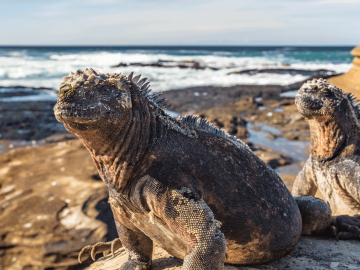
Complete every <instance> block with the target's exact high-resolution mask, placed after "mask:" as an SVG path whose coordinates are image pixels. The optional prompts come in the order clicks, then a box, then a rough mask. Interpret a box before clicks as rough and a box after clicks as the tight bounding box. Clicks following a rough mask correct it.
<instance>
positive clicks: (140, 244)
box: [78, 203, 153, 270]
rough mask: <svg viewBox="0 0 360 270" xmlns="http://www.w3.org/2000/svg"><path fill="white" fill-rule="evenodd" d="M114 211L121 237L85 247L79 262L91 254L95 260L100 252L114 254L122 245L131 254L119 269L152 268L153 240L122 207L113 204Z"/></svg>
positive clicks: (141, 269) (140, 269) (136, 269)
mask: <svg viewBox="0 0 360 270" xmlns="http://www.w3.org/2000/svg"><path fill="white" fill-rule="evenodd" d="M110 205H111V209H112V211H113V215H114V219H115V223H116V229H117V232H118V235H119V238H117V239H115V240H114V241H111V242H99V243H97V244H95V245H89V246H86V247H84V248H83V249H82V250H81V252H80V253H79V257H78V258H79V262H80V263H81V262H82V261H83V260H84V258H86V257H87V256H88V255H89V254H90V255H91V258H92V259H93V260H95V256H96V254H98V253H104V255H105V254H107V253H110V251H111V253H112V254H113V255H114V253H115V251H116V250H117V249H119V248H121V247H124V248H125V251H126V253H127V254H128V255H129V260H128V261H127V262H126V263H125V264H123V265H122V266H121V268H119V270H148V269H151V260H152V250H153V242H152V240H151V239H150V238H149V237H147V236H146V235H145V234H143V233H142V232H141V231H140V230H139V229H137V228H136V227H135V226H134V225H133V224H132V223H131V222H130V221H129V220H128V219H127V217H126V214H125V212H124V211H123V210H121V207H119V206H115V205H113V204H111V203H110Z"/></svg>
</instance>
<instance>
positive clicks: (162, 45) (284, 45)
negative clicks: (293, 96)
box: [0, 44, 358, 47]
mask: <svg viewBox="0 0 360 270" xmlns="http://www.w3.org/2000/svg"><path fill="white" fill-rule="evenodd" d="M356 46H358V45H286V44H281V45H211V44H209V45H174V44H171V45H166V44H161V45H135V44H132V45H104V44H102V45H100V44H93V45H80V44H76V45H71V44H67V45H64V44H61V45H54V44H50V45H46V44H37V45H1V44H0V47H356Z"/></svg>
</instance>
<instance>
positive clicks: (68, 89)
mask: <svg viewBox="0 0 360 270" xmlns="http://www.w3.org/2000/svg"><path fill="white" fill-rule="evenodd" d="M71 89H72V87H71V85H65V86H64V87H62V88H61V89H60V90H59V95H61V96H62V95H66V93H67V92H69V91H70V90H71Z"/></svg>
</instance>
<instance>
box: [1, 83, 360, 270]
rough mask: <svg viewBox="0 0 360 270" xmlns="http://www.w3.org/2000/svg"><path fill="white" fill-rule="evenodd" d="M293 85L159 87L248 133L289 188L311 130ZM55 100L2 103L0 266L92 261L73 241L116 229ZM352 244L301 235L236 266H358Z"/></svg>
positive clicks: (176, 105)
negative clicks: (287, 94)
mask: <svg viewBox="0 0 360 270" xmlns="http://www.w3.org/2000/svg"><path fill="white" fill-rule="evenodd" d="M291 89H292V88H291V87H290V86H289V87H282V86H234V87H223V88H222V87H197V88H189V89H185V90H175V91H169V92H166V93H164V96H165V97H166V98H167V99H168V101H169V105H168V109H169V110H171V111H175V112H177V113H179V114H182V115H183V114H189V113H196V114H198V115H200V116H203V117H206V118H208V119H209V120H210V121H211V122H213V123H214V124H216V125H217V126H219V127H221V128H224V129H225V130H226V131H228V132H229V133H231V134H233V135H236V136H238V137H239V138H241V139H242V140H244V141H245V142H246V143H248V144H249V145H250V147H251V148H252V149H253V151H254V153H255V154H256V155H258V156H259V157H260V158H261V159H263V160H264V161H265V162H266V163H268V164H269V165H270V166H271V167H273V168H276V170H277V171H278V172H279V173H280V176H281V177H282V179H283V180H284V182H285V184H286V185H287V186H288V188H289V189H291V187H292V183H293V181H294V178H295V176H296V173H297V172H298V170H299V169H300V168H301V166H302V165H303V162H304V159H306V151H305V148H306V145H308V140H309V129H308V125H307V122H306V120H305V119H304V118H303V117H302V116H301V115H300V114H299V113H298V112H297V110H296V107H295V104H294V100H293V99H289V98H283V97H281V93H282V92H284V91H286V90H291ZM53 105H54V102H53V101H42V102H36V103H33V102H22V103H21V104H16V103H14V102H1V103H0V121H1V125H0V133H1V138H0V153H2V154H0V220H1V223H0V270H3V269H14V270H16V269H19V270H20V269H26V270H33V269H34V270H38V269H39V270H45V269H46V270H58V269H59V270H60V269H61V270H65V269H69V270H71V269H84V268H86V267H87V266H89V264H90V263H91V261H90V260H87V261H86V262H84V263H83V264H82V265H79V264H78V262H77V258H76V257H77V253H78V251H79V250H80V249H81V248H82V247H83V246H85V245H87V244H93V243H96V242H98V241H104V240H106V241H108V240H111V239H113V238H114V237H116V231H115V228H114V221H113V218H112V214H111V211H110V208H109V205H108V204H107V196H108V195H107V187H106V186H105V184H103V182H102V181H101V179H100V178H99V176H98V174H97V171H96V169H95V166H94V165H93V162H92V160H91V157H90V155H89V154H88V153H87V150H86V149H85V148H84V147H83V146H82V144H81V142H80V141H79V140H77V139H76V138H75V137H74V136H73V135H71V134H69V133H66V131H65V130H64V128H63V126H62V124H60V123H58V122H57V121H56V120H55V118H54V116H53V112H52V107H53ZM19 108H22V109H21V110H20V109H19ZM299 145H300V146H301V147H298V146H299ZM299 149H300V150H301V151H302V152H301V153H298V152H296V151H298V150H299ZM303 156H305V157H303ZM299 157H302V158H299ZM356 252H359V245H357V242H353V241H346V242H340V243H336V242H335V241H334V240H332V239H316V238H312V237H307V238H302V240H301V242H300V244H299V246H298V247H297V249H296V250H295V251H293V252H292V253H291V254H290V255H288V256H287V257H285V258H284V259H282V260H280V261H279V262H274V263H272V264H269V265H267V266H261V267H262V268H261V267H260V266H259V267H260V268H259V267H252V268H251V267H250V268H246V267H245V268H242V269H285V268H289V269H306V268H309V269H359V268H360V267H359V265H358V263H357V258H356V256H355V255H354V254H356ZM155 254H156V255H155V257H156V260H155V261H154V265H155V269H180V265H181V261H180V260H178V259H175V258H170V257H169V255H168V254H166V252H164V251H162V250H159V249H156V252H155ZM357 254H359V253H357ZM124 256H125V255H124V254H123V251H120V254H119V256H117V257H116V259H115V260H110V258H106V259H105V260H101V261H99V262H98V263H96V264H94V265H93V266H92V267H98V268H91V269H108V268H106V267H105V266H108V265H109V264H114V263H119V264H120V262H121V261H123V260H124ZM119 266H120V265H118V266H117V267H119ZM227 267H228V268H227V269H241V268H234V267H233V266H227ZM336 267H337V268H336ZM346 267H348V268H346ZM353 267H355V268H353ZM356 267H358V268H356ZM113 269H117V268H113Z"/></svg>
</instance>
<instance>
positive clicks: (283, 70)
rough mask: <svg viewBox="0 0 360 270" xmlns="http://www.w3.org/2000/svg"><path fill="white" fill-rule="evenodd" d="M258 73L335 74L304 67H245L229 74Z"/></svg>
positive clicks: (330, 71) (334, 73) (320, 75)
mask: <svg viewBox="0 0 360 270" xmlns="http://www.w3.org/2000/svg"><path fill="white" fill-rule="evenodd" d="M258 73H270V74H291V75H297V74H301V75H304V76H311V77H324V76H334V75H336V74H337V73H336V72H335V71H333V70H327V69H317V70H304V69H293V68H264V69H247V70H241V71H234V72H230V73H229V75H231V74H238V75H240V74H248V75H255V74H258Z"/></svg>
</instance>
